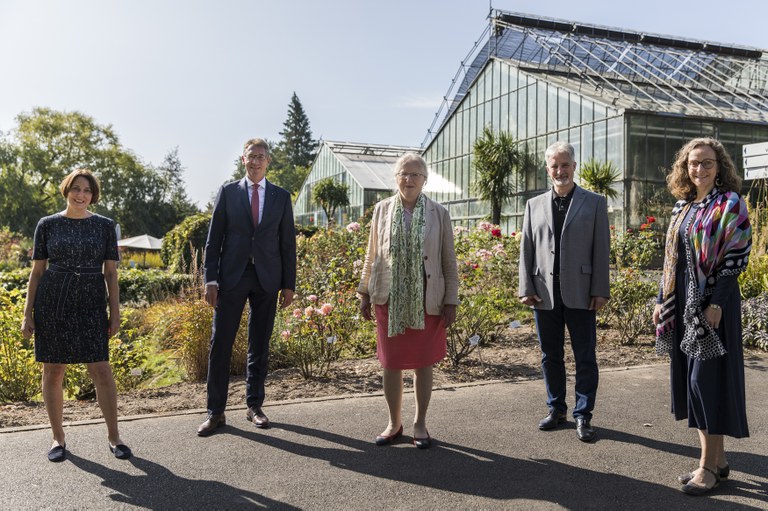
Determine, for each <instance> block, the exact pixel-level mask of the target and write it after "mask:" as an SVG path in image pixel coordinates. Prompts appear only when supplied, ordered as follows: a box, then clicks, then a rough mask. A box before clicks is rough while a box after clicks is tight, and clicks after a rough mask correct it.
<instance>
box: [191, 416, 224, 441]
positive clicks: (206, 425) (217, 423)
mask: <svg viewBox="0 0 768 511" xmlns="http://www.w3.org/2000/svg"><path fill="white" fill-rule="evenodd" d="M226 423H227V418H226V417H225V416H224V414H223V413H212V414H210V415H208V418H207V419H206V420H205V422H203V423H202V424H200V427H199V428H197V436H208V435H211V434H213V432H214V431H216V429H217V428H220V427H222V426H224V425H225V424H226Z"/></svg>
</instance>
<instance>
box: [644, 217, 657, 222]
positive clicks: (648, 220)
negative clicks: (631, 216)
mask: <svg viewBox="0 0 768 511" xmlns="http://www.w3.org/2000/svg"><path fill="white" fill-rule="evenodd" d="M645 220H646V222H648V223H649V224H652V223H654V222H655V221H656V217H655V216H647V217H645Z"/></svg>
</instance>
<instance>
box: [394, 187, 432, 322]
mask: <svg viewBox="0 0 768 511" xmlns="http://www.w3.org/2000/svg"><path fill="white" fill-rule="evenodd" d="M424 203H425V199H424V194H420V195H419V198H418V199H416V207H415V208H414V209H413V219H412V220H411V227H410V229H406V228H405V223H404V221H403V202H402V200H401V199H400V194H398V195H397V197H396V198H395V208H394V210H393V211H392V236H391V237H392V240H391V242H390V248H389V253H390V256H391V258H392V285H391V286H390V289H389V328H388V331H387V336H388V337H394V336H395V335H399V334H402V333H404V332H405V329H406V328H414V329H416V330H423V329H424V265H423V261H422V260H421V257H422V252H423V249H424Z"/></svg>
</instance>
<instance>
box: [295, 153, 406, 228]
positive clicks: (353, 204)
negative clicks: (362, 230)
mask: <svg viewBox="0 0 768 511" xmlns="http://www.w3.org/2000/svg"><path fill="white" fill-rule="evenodd" d="M408 151H412V152H417V153H418V152H420V151H419V148H418V147H404V146H388V145H376V144H357V143H353V142H332V141H329V140H326V141H323V142H322V143H321V145H320V149H319V151H318V153H317V156H316V157H315V160H314V161H313V162H312V166H311V167H310V170H309V174H308V175H307V179H305V180H304V184H303V185H302V186H301V190H300V191H299V196H298V197H297V199H296V203H295V205H294V217H295V219H296V223H297V224H299V225H318V226H325V225H327V224H328V219H327V218H326V216H325V212H324V211H323V208H322V207H320V205H319V204H317V203H316V202H315V201H314V200H313V197H312V189H313V187H314V185H315V183H317V182H318V181H320V180H322V179H325V178H331V179H333V180H335V181H336V182H338V183H342V184H345V185H347V186H348V189H349V206H348V207H345V208H339V210H337V212H336V218H335V219H334V220H335V222H336V225H344V224H346V223H348V222H352V221H356V220H357V219H359V218H360V217H362V216H363V214H364V213H365V211H366V210H367V209H368V208H370V207H371V206H373V205H374V204H376V203H377V202H378V201H380V200H381V199H383V198H385V197H389V196H390V195H392V194H393V193H394V190H395V189H396V184H395V178H394V173H393V165H394V163H395V162H396V161H397V159H398V158H399V157H400V156H402V155H403V153H406V152H408Z"/></svg>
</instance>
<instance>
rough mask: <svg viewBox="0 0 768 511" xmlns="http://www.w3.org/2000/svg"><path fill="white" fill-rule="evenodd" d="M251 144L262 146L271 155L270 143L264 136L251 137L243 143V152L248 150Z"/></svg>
mask: <svg viewBox="0 0 768 511" xmlns="http://www.w3.org/2000/svg"><path fill="white" fill-rule="evenodd" d="M250 146H255V147H261V148H262V149H264V150H265V151H266V152H267V156H269V143H268V142H267V141H266V140H264V139H263V138H251V139H249V140H248V141H246V142H245V144H243V154H245V152H246V151H247V150H248V148H249V147H250Z"/></svg>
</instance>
